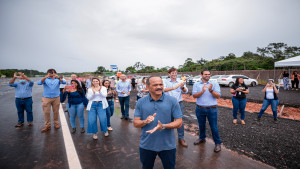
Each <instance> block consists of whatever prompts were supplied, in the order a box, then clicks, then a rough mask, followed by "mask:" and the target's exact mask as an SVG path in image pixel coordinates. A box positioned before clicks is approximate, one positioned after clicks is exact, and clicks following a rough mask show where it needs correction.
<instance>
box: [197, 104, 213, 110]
mask: <svg viewBox="0 0 300 169" xmlns="http://www.w3.org/2000/svg"><path fill="white" fill-rule="evenodd" d="M197 107H198V108H201V109H212V108H217V106H216V105H214V106H209V107H203V106H199V105H197Z"/></svg>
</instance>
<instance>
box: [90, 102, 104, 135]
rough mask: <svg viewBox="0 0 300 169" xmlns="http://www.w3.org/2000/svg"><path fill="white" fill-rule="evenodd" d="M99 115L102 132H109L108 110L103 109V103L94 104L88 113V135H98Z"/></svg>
mask: <svg viewBox="0 0 300 169" xmlns="http://www.w3.org/2000/svg"><path fill="white" fill-rule="evenodd" d="M97 115H98V118H99V121H100V127H101V131H103V132H104V133H106V132H107V119H106V110H105V109H103V105H102V102H93V103H92V107H91V109H90V111H89V112H88V124H87V133H97V132H98V127H97Z"/></svg>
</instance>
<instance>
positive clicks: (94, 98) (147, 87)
mask: <svg viewBox="0 0 300 169" xmlns="http://www.w3.org/2000/svg"><path fill="white" fill-rule="evenodd" d="M177 73H178V72H177V69H175V68H171V69H169V70H168V74H169V77H170V78H168V79H165V80H162V79H161V78H160V77H158V76H151V77H143V79H142V80H141V82H140V83H138V85H137V91H138V93H137V104H136V109H135V113H134V120H133V125H134V127H137V128H141V137H140V145H139V151H140V161H141V163H142V165H143V168H153V166H154V162H155V158H156V156H157V155H158V156H159V157H160V159H161V161H162V164H163V166H164V168H175V164H176V137H175V132H174V129H177V134H178V143H179V145H181V146H183V147H188V144H187V143H186V142H185V140H184V124H183V122H182V117H183V113H184V106H183V98H182V94H186V93H187V92H188V88H187V87H186V77H185V76H184V75H183V74H182V76H181V78H180V80H179V79H177ZM18 75H19V76H18ZM201 76H202V78H201V81H199V82H196V83H195V84H194V86H193V91H192V95H193V97H194V98H196V108H195V113H196V117H197V120H198V124H199V129H200V135H199V138H198V139H197V140H196V141H195V142H194V145H199V144H203V143H205V142H206V119H207V120H208V122H209V125H210V129H211V132H212V137H213V140H214V143H215V148H214V152H216V153H218V152H220V151H221V143H222V142H221V138H220V136H219V131H218V125H217V122H218V109H217V105H218V102H217V99H218V98H220V96H221V90H220V86H219V84H218V83H217V82H215V81H211V80H210V77H211V74H210V71H209V70H203V71H202V72H201ZM283 77H284V78H283V82H284V89H285V90H289V74H288V73H287V71H285V72H284V73H283ZM16 79H19V82H15V80H16ZM117 79H118V78H117ZM291 82H292V90H294V88H296V90H298V84H299V75H298V73H297V72H296V71H294V72H293V74H292V75H291ZM37 84H38V85H43V87H44V91H43V97H42V107H43V112H44V118H45V126H44V128H43V129H42V130H41V132H42V133H44V132H47V131H49V130H50V129H51V118H50V114H51V108H52V111H53V123H54V127H55V128H56V129H59V128H60V125H59V116H58V115H59V106H60V102H61V103H63V102H65V100H66V99H67V100H68V103H67V110H68V112H69V116H70V124H71V133H72V134H74V133H75V132H76V122H75V121H76V116H78V119H79V122H80V128H81V131H80V132H81V133H85V128H84V110H85V109H86V110H87V111H88V121H87V133H90V134H92V138H93V139H95V140H97V139H98V127H97V126H98V125H97V117H98V118H99V121H100V129H101V131H102V132H103V133H104V136H109V133H108V131H112V130H113V128H112V126H111V122H110V118H111V117H112V116H113V114H114V101H115V99H117V98H118V100H119V102H120V107H121V113H122V117H121V119H125V120H128V121H131V120H132V119H131V118H130V117H129V104H130V92H131V90H132V89H133V90H135V84H136V82H135V78H133V79H132V80H131V82H130V81H128V80H126V75H124V74H122V75H120V80H119V79H118V80H116V81H115V80H114V79H112V80H103V81H101V79H99V78H95V77H92V76H89V78H88V79H87V80H86V81H85V83H83V81H82V80H81V79H79V78H77V76H76V75H75V74H72V75H71V80H69V81H68V82H66V80H65V79H64V77H63V76H58V75H57V72H56V70H55V69H49V70H48V71H47V75H46V76H45V77H43V78H42V79H41V80H40V81H38V83H37ZM33 85H34V82H33V81H32V80H30V79H29V78H28V77H27V76H25V75H24V74H23V73H21V72H19V73H15V74H14V77H13V78H12V80H11V81H10V82H9V86H11V87H14V88H15V104H16V108H17V113H18V123H17V125H16V126H15V127H21V126H23V125H24V110H25V111H26V112H27V121H28V126H32V125H33V112H32V104H33V102H32V87H33ZM131 86H132V88H131ZM262 92H263V93H264V101H263V105H262V108H261V110H260V112H259V113H258V116H257V120H258V121H260V120H261V117H262V115H263V113H264V112H265V110H266V109H267V108H268V106H269V105H271V108H272V111H273V117H274V122H275V123H277V106H278V104H279V99H278V93H279V89H278V87H277V86H276V85H275V83H274V82H273V81H272V80H269V81H268V83H267V84H266V86H265V87H264V89H263V90H262ZM230 93H231V94H232V104H233V123H234V124H237V119H238V117H237V114H238V112H239V113H240V115H241V116H240V119H241V124H243V125H245V124H246V123H245V107H246V104H247V98H246V95H247V94H248V93H249V88H248V86H247V85H246V84H245V83H244V79H243V78H242V77H238V78H237V79H236V81H235V84H234V85H232V87H231V89H230Z"/></svg>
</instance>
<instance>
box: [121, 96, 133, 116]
mask: <svg viewBox="0 0 300 169" xmlns="http://www.w3.org/2000/svg"><path fill="white" fill-rule="evenodd" d="M129 101H130V96H126V97H119V102H120V106H121V112H122V116H124V117H129Z"/></svg>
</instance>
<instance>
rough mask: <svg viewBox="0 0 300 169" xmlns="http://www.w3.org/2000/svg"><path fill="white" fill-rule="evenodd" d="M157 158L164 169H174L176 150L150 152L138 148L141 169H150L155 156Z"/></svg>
mask: <svg viewBox="0 0 300 169" xmlns="http://www.w3.org/2000/svg"><path fill="white" fill-rule="evenodd" d="M157 155H158V156H159V158H160V159H161V162H162V164H163V166H164V169H174V168H175V164H176V148H175V149H172V150H164V151H159V152H156V151H151V150H146V149H143V148H141V147H140V160H141V163H142V165H143V169H152V168H153V166H154V162H155V158H156V156H157Z"/></svg>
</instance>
